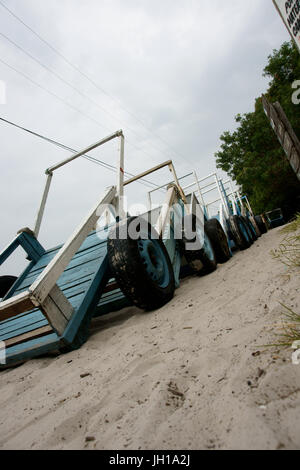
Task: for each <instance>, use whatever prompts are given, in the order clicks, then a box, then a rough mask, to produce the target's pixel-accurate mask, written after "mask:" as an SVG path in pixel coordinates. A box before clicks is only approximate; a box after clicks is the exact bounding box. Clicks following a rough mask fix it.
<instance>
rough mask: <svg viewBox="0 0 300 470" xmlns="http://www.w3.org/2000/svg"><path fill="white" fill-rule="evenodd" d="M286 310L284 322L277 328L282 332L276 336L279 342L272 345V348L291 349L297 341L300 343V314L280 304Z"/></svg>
mask: <svg viewBox="0 0 300 470" xmlns="http://www.w3.org/2000/svg"><path fill="white" fill-rule="evenodd" d="M280 305H281V306H282V307H283V308H284V312H282V314H283V320H282V323H281V325H280V326H279V325H278V326H277V327H278V328H279V330H280V333H278V334H277V335H276V336H278V337H279V339H278V342H277V343H275V344H270V345H269V346H270V347H278V348H280V347H291V346H292V344H293V343H294V342H295V341H300V314H298V313H296V312H294V311H293V310H292V309H291V308H290V307H287V306H286V305H284V304H282V303H281V304H280Z"/></svg>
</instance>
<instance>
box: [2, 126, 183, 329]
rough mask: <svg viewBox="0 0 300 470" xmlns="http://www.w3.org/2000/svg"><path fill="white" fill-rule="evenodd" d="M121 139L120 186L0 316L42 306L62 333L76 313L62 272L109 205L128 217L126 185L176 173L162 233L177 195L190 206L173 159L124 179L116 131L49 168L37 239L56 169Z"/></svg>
mask: <svg viewBox="0 0 300 470" xmlns="http://www.w3.org/2000/svg"><path fill="white" fill-rule="evenodd" d="M118 137H119V138H120V155H119V168H118V171H117V185H116V186H111V187H109V188H107V189H106V191H105V193H104V195H103V196H101V198H100V199H99V201H98V202H97V204H96V205H95V206H94V207H93V208H92V210H91V211H90V212H89V214H88V215H87V216H86V217H85V218H84V219H83V221H82V222H81V224H80V225H79V226H78V228H77V229H76V230H75V232H74V233H73V234H72V235H71V236H70V238H69V239H68V240H67V241H66V243H65V244H64V245H63V247H62V248H61V249H60V250H59V252H58V253H57V254H56V256H55V257H54V258H53V260H52V261H51V262H50V263H49V265H48V266H47V267H46V268H45V269H44V271H43V272H42V273H41V274H40V276H39V277H38V278H37V279H36V281H35V282H34V283H33V284H32V285H31V286H30V287H29V289H28V290H27V291H26V292H23V293H21V294H19V295H16V296H14V297H11V298H10V299H7V300H6V301H4V302H1V303H0V316H1V320H5V319H8V318H11V317H14V316H16V315H18V314H19V313H23V312H26V311H29V310H32V309H34V308H40V309H41V311H42V312H43V313H44V315H45V317H46V318H47V319H48V321H49V323H50V325H51V326H52V327H53V328H54V330H55V331H56V332H57V333H58V334H59V335H61V334H62V333H63V332H64V330H65V328H66V326H67V324H68V322H69V320H70V318H71V316H72V314H73V307H72V305H71V304H70V302H69V301H68V299H67V298H66V297H65V295H64V294H63V292H62V291H61V290H60V289H59V287H58V286H57V284H56V283H57V281H58V279H59V277H60V276H61V274H62V273H63V272H64V270H65V269H66V267H67V266H68V264H69V263H70V261H71V259H72V258H73V256H74V255H75V253H76V252H77V251H78V249H79V248H80V246H81V245H82V243H83V241H84V240H85V239H86V237H87V236H88V234H89V233H90V232H91V231H92V230H93V229H94V228H95V227H96V224H97V222H98V220H99V219H100V217H101V216H102V215H103V214H104V213H105V211H106V210H107V206H108V205H112V206H114V207H115V208H116V214H117V217H118V218H119V219H120V220H121V219H123V218H124V217H125V213H124V208H123V197H124V187H125V186H126V185H128V184H130V183H133V182H134V181H137V180H139V179H141V178H143V177H144V176H147V175H149V174H152V173H154V172H156V171H158V170H160V169H161V168H165V167H168V168H169V170H170V172H171V173H172V175H173V178H174V181H175V183H173V184H172V186H171V187H170V188H168V193H167V198H166V202H165V204H164V206H163V209H162V211H161V214H160V216H159V220H158V233H159V235H160V236H162V234H163V231H164V229H165V227H166V224H167V222H168V217H169V213H170V210H171V207H172V205H173V204H174V202H175V201H176V198H178V197H180V198H181V199H182V200H183V202H184V204H185V205H186V206H187V200H186V196H185V194H184V191H183V189H182V188H181V186H180V184H179V180H178V178H177V174H176V171H175V168H174V165H173V162H172V161H171V160H169V161H167V162H165V163H162V164H160V165H157V166H156V167H154V168H151V169H150V170H147V171H145V172H143V173H141V174H139V175H137V176H135V177H133V178H131V179H129V180H127V181H124V135H123V132H122V131H117V132H115V133H114V134H112V135H110V136H108V137H106V138H104V139H102V140H100V141H99V142H97V143H96V144H93V145H91V146H89V147H87V148H85V149H84V150H82V151H81V152H78V153H76V154H75V155H73V156H72V157H69V158H67V159H65V160H63V161H61V162H60V163H58V164H56V165H53V166H52V167H50V168H49V169H48V170H47V171H46V174H47V180H46V185H45V189H44V192H43V196H42V200H41V203H40V207H39V210H38V214H37V217H36V222H35V229H34V235H35V237H36V238H37V236H38V234H39V231H40V227H41V223H42V219H43V215H44V212H45V206H46V202H47V199H48V195H49V190H50V186H51V182H52V178H53V172H54V171H56V170H57V169H59V168H61V167H62V166H64V165H66V164H68V163H70V162H72V161H74V160H75V159H77V158H79V157H81V156H83V155H85V154H86V153H87V152H89V151H91V150H93V149H95V148H97V147H99V146H101V145H104V144H105V143H107V142H109V141H111V140H113V139H115V138H118Z"/></svg>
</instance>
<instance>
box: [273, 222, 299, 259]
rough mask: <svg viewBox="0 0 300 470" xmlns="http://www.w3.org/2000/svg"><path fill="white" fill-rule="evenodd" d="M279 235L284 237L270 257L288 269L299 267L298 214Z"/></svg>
mask: <svg viewBox="0 0 300 470" xmlns="http://www.w3.org/2000/svg"><path fill="white" fill-rule="evenodd" d="M280 233H283V234H285V235H286V237H285V238H284V239H283V240H282V242H281V243H280V245H279V247H278V248H277V249H276V250H272V251H271V254H272V256H273V257H274V258H275V259H278V260H279V261H281V262H282V263H283V264H285V265H286V266H288V267H300V214H297V215H296V218H295V220H293V222H291V223H290V224H289V225H287V226H286V227H284V228H283V229H282V230H281V231H280Z"/></svg>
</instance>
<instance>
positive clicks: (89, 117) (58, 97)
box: [0, 58, 151, 158]
mask: <svg viewBox="0 0 300 470" xmlns="http://www.w3.org/2000/svg"><path fill="white" fill-rule="evenodd" d="M0 62H1V63H2V64H4V65H6V67H8V68H10V69H11V70H13V71H14V72H16V73H18V74H19V75H21V76H22V77H23V78H26V80H28V81H29V82H31V83H32V84H33V85H35V86H37V87H38V88H40V89H41V90H43V91H45V92H46V93H48V94H50V95H51V96H53V97H55V98H56V99H58V100H59V101H61V102H62V103H64V104H65V105H66V106H68V107H69V108H71V109H73V111H76V112H77V113H79V114H81V115H82V116H84V117H85V118H87V119H89V120H90V121H92V122H93V123H95V124H97V126H98V125H99V126H101V127H102V128H103V129H105V130H106V131H108V132H111V129H109V128H108V127H106V126H104V125H103V124H101V123H100V122H99V121H97V120H96V119H94V118H93V117H91V116H89V115H88V114H86V113H85V112H84V111H82V110H81V109H79V108H77V107H76V106H74V105H73V104H71V103H69V102H68V101H66V100H65V99H64V98H62V97H61V96H59V95H57V94H56V93H54V92H53V91H51V90H49V89H48V88H46V87H44V86H43V85H41V84H39V83H38V82H36V81H35V80H33V79H32V78H30V77H29V76H28V75H26V74H25V73H24V72H22V71H20V70H18V69H17V68H16V67H14V66H13V65H10V64H8V63H7V62H6V61H4V60H3V59H1V58H0ZM127 144H128V145H130V146H131V147H132V148H135V149H136V150H138V152H141V153H143V154H144V155H146V156H147V157H150V158H151V155H150V154H149V153H148V152H145V150H143V149H140V148H138V147H137V146H136V145H135V144H133V143H132V142H131V141H130V140H129V139H127Z"/></svg>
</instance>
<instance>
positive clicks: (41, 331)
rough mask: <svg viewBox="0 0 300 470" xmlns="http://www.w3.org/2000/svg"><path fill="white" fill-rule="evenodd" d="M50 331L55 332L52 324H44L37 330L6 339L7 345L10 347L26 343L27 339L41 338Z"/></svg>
mask: <svg viewBox="0 0 300 470" xmlns="http://www.w3.org/2000/svg"><path fill="white" fill-rule="evenodd" d="M50 333H53V329H52V328H51V326H43V327H42V328H38V329H37V330H33V331H30V332H29V333H25V334H24V335H20V336H16V337H15V338H11V339H8V340H6V341H4V343H5V347H6V348H10V347H12V346H17V344H21V343H25V342H26V341H29V340H33V339H37V338H41V337H42V336H46V335H48V334H50Z"/></svg>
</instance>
